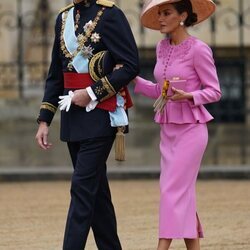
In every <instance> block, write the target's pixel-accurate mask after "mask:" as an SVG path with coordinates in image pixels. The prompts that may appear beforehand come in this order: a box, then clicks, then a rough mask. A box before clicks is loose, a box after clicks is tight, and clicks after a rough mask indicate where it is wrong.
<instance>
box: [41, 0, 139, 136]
mask: <svg viewBox="0 0 250 250" xmlns="http://www.w3.org/2000/svg"><path fill="white" fill-rule="evenodd" d="M88 2H89V4H90V6H89V7H86V6H85V5H84V1H83V2H80V3H78V4H72V5H70V6H68V7H67V8H65V9H64V10H62V11H61V12H60V14H59V15H58V17H57V20H56V26H55V41H54V46H53V50H52V61H51V65H50V69H49V73H48V77H47V80H46V85H45V93H44V97H43V102H42V105H41V108H40V114H39V117H38V121H45V122H47V123H48V124H50V123H51V121H52V119H53V116H54V114H55V112H56V110H57V107H58V101H59V96H60V95H65V94H68V91H69V89H64V77H63V73H64V72H68V71H69V69H68V67H67V65H68V63H69V59H67V58H66V57H65V55H64V53H63V49H62V48H61V30H62V15H63V13H64V12H65V11H69V9H70V8H73V7H74V17H75V16H76V14H77V12H78V13H80V20H79V25H78V26H79V28H78V29H77V30H76V35H77V34H78V33H84V32H83V27H84V25H85V24H86V23H87V22H89V21H90V20H94V19H95V17H96V15H97V13H98V11H100V10H101V9H102V8H103V7H105V10H104V12H103V14H102V16H101V17H100V20H99V21H98V23H97V25H96V27H95V30H94V32H96V33H98V34H99V35H100V41H99V42H96V43H95V42H92V41H91V40H90V39H88V41H87V42H86V44H85V45H86V46H88V45H91V47H92V48H93V49H94V50H93V54H96V53H98V52H99V51H103V50H108V51H109V52H110V54H111V55H112V57H113V59H114V61H115V62H116V63H117V64H122V65H123V67H122V68H120V69H119V70H115V71H113V72H111V73H109V74H107V75H106V77H105V79H106V81H107V82H106V84H103V81H101V80H99V81H96V82H94V83H93V84H92V85H91V88H92V90H93V92H94V93H95V95H96V97H97V100H98V101H99V102H101V101H103V100H105V99H107V98H110V97H111V96H112V95H115V94H116V93H117V92H118V91H119V90H120V89H121V88H122V87H124V86H126V85H127V84H128V83H129V82H130V81H131V80H132V79H134V78H135V76H136V75H137V74H138V71H139V66H138V51H137V46H136V43H135V40H134V37H133V34H132V32H131V29H130V26H129V24H128V21H127V19H126V17H125V16H124V14H123V12H122V11H121V10H120V9H119V8H117V7H116V6H114V5H113V6H112V4H110V3H111V2H110V1H95V0H89V1H88ZM71 72H75V70H74V69H73V71H71ZM100 90H101V91H100ZM115 131H116V129H115V128H113V127H111V126H110V118H109V112H108V111H105V110H103V109H99V108H95V109H94V110H92V111H90V112H86V110H85V108H82V107H79V106H76V105H71V107H70V110H69V111H68V112H66V111H62V112H61V140H63V141H81V140H83V139H88V138H93V137H102V136H110V135H113V134H114V133H115Z"/></svg>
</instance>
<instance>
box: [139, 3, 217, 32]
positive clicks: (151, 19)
mask: <svg viewBox="0 0 250 250" xmlns="http://www.w3.org/2000/svg"><path fill="white" fill-rule="evenodd" d="M180 1H182V0H147V1H146V2H145V3H144V6H143V8H142V13H141V23H142V25H143V26H144V27H147V28H149V29H153V30H160V23H159V21H158V10H159V6H160V5H163V4H167V3H175V2H180ZM190 2H191V3H192V7H193V12H194V13H196V14H197V19H198V20H197V22H196V23H194V25H195V24H197V23H200V22H202V21H203V20H205V19H207V18H208V17H209V16H211V15H212V14H213V13H214V11H215V8H216V6H215V3H214V2H213V1H212V0H190Z"/></svg>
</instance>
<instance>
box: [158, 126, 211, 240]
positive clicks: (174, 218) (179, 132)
mask: <svg viewBox="0 0 250 250" xmlns="http://www.w3.org/2000/svg"><path fill="white" fill-rule="evenodd" d="M207 141H208V131H207V125H206V124H161V141H160V151H161V175H160V208H159V210H160V211H159V238H164V239H183V238H188V239H195V238H198V237H200V238H202V237H203V232H202V227H201V224H200V222H199V218H198V215H197V211H196V195H195V184H196V180H197V175H198V172H199V169H200V165H201V160H202V157H203V154H204V152H205V149H206V146H207Z"/></svg>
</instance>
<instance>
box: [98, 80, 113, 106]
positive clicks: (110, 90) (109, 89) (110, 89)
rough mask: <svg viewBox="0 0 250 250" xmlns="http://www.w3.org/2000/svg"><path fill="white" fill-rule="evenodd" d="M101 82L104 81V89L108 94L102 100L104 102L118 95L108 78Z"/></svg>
mask: <svg viewBox="0 0 250 250" xmlns="http://www.w3.org/2000/svg"><path fill="white" fill-rule="evenodd" d="M101 81H102V84H103V87H104V89H105V90H106V91H107V92H108V94H107V95H106V96H104V97H103V98H102V99H101V100H100V101H101V102H102V101H105V100H107V99H109V98H110V97H112V96H114V95H115V94H116V91H115V89H114V88H113V86H112V85H111V83H110V82H109V80H108V78H107V77H104V78H102V79H101Z"/></svg>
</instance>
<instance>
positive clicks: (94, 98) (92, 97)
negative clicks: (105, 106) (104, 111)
mask: <svg viewBox="0 0 250 250" xmlns="http://www.w3.org/2000/svg"><path fill="white" fill-rule="evenodd" d="M86 90H87V92H88V95H89V97H90V98H91V100H92V101H96V100H97V97H96V95H95V93H94V91H93V90H92V88H91V87H87V88H86Z"/></svg>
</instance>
